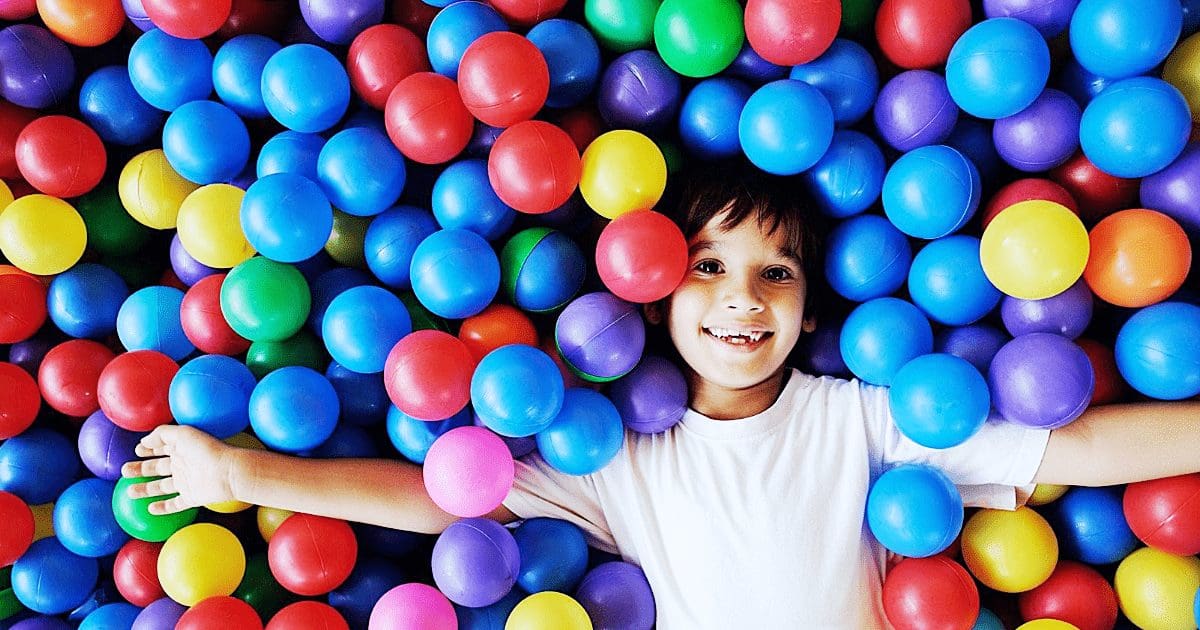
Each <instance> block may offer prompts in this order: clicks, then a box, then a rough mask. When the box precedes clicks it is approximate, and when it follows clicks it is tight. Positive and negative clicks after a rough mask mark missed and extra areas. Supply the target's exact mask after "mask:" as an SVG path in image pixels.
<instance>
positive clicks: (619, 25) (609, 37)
mask: <svg viewBox="0 0 1200 630" xmlns="http://www.w3.org/2000/svg"><path fill="white" fill-rule="evenodd" d="M658 3H659V0H586V2H584V5H583V17H584V19H585V20H587V23H588V26H590V27H591V28H592V34H594V35H595V36H596V40H597V41H599V42H600V45H601V46H604V47H605V48H607V49H609V50H611V51H614V52H617V53H626V52H629V51H631V50H636V49H638V48H645V47H647V46H649V45H650V42H651V40H653V39H654V16H655V15H657V14H658Z"/></svg>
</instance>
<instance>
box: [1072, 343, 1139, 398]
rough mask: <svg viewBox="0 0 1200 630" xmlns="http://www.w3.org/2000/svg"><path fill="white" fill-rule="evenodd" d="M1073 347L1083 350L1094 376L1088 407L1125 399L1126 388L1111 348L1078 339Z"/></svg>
mask: <svg viewBox="0 0 1200 630" xmlns="http://www.w3.org/2000/svg"><path fill="white" fill-rule="evenodd" d="M1075 345H1077V346H1079V347H1080V348H1083V351H1084V353H1085V354H1087V358H1088V361H1089V362H1090V363H1091V364H1092V372H1093V373H1094V374H1095V375H1096V387H1095V388H1094V389H1093V390H1092V400H1091V402H1090V403H1088V404H1089V405H1107V404H1110V403H1115V402H1117V401H1119V400H1121V399H1122V398H1124V397H1125V393H1126V392H1127V391H1129V390H1128V387H1127V386H1126V385H1125V379H1124V378H1123V377H1122V376H1121V371H1120V370H1118V369H1117V359H1116V357H1115V356H1114V355H1113V351H1112V348H1109V347H1108V346H1106V345H1104V344H1102V343H1100V342H1099V341H1094V340H1092V339H1085V338H1083V337H1080V338H1079V339H1076V340H1075Z"/></svg>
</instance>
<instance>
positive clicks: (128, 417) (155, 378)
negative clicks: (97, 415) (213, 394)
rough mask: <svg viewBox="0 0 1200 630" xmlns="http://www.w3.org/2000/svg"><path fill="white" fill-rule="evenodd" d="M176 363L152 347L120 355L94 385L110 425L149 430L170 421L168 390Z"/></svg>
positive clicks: (130, 429)
mask: <svg viewBox="0 0 1200 630" xmlns="http://www.w3.org/2000/svg"><path fill="white" fill-rule="evenodd" d="M178 370H179V366H178V365H177V364H176V363H175V361H174V360H172V359H171V357H169V356H167V355H165V354H163V353H161V352H156V351H154V350H134V351H131V352H126V353H123V354H119V355H117V356H116V358H114V359H113V360H112V361H110V362H109V363H108V365H106V366H104V370H103V371H102V372H100V379H99V380H98V382H97V385H96V398H97V399H98V400H99V401H100V409H101V410H102V411H103V412H104V415H105V416H107V417H108V418H109V420H112V422H113V424H115V425H117V426H119V427H121V428H122V429H126V430H129V431H150V430H153V429H154V428H155V427H157V426H159V425H162V424H167V423H169V422H170V421H171V409H170V405H169V403H168V389H169V387H170V384H171V379H172V378H173V377H174V376H175V373H176V372H177V371H178Z"/></svg>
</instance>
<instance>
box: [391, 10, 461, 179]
mask: <svg viewBox="0 0 1200 630" xmlns="http://www.w3.org/2000/svg"><path fill="white" fill-rule="evenodd" d="M472 4H479V3H472ZM384 116H385V120H386V124H387V133H388V136H389V137H390V138H391V140H392V142H393V143H394V144H395V145H396V147H397V148H398V149H400V152H401V153H403V154H404V156H405V157H407V158H409V159H410V160H413V161H416V162H420V163H422V164H440V163H442V162H447V161H449V160H451V159H453V158H454V156H456V155H458V154H459V153H461V152H462V150H463V149H464V148H466V146H467V143H468V142H470V140H471V132H472V130H473V129H474V122H473V120H474V119H473V118H472V117H471V112H469V111H467V108H466V105H464V104H463V101H462V97H461V96H460V95H459V93H458V87H457V86H456V85H455V83H454V81H453V80H451V79H448V78H446V77H444V76H442V75H439V74H435V73H433V72H414V73H413V74H411V75H409V76H407V77H405V78H404V79H402V80H401V81H400V82H399V83H397V84H396V87H395V89H393V90H392V93H391V95H390V96H389V97H388V100H387V105H386V107H385V110H384Z"/></svg>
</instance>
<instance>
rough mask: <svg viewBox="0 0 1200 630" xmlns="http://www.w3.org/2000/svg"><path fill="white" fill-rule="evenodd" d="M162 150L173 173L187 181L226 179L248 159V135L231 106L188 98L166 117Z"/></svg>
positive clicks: (198, 181)
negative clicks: (190, 100)
mask: <svg viewBox="0 0 1200 630" xmlns="http://www.w3.org/2000/svg"><path fill="white" fill-rule="evenodd" d="M163 153H164V154H166V156H167V161H168V162H170V163H171V167H172V168H174V169H175V172H177V173H179V174H180V175H182V176H183V177H184V178H185V179H187V180H189V181H192V182H195V183H197V184H213V183H218V182H227V181H229V180H231V179H233V178H235V177H237V175H238V173H241V172H242V169H243V168H245V166H246V162H247V160H249V158H250V135H249V132H247V131H246V125H245V123H243V122H242V119H241V118H239V117H238V115H237V114H236V113H234V111H233V110H232V109H229V108H228V107H226V106H225V105H222V104H221V103H217V102H214V101H192V102H190V103H184V104H183V105H180V106H179V107H178V108H176V109H175V111H173V112H171V115H170V116H167V122H166V124H165V125H163Z"/></svg>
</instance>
